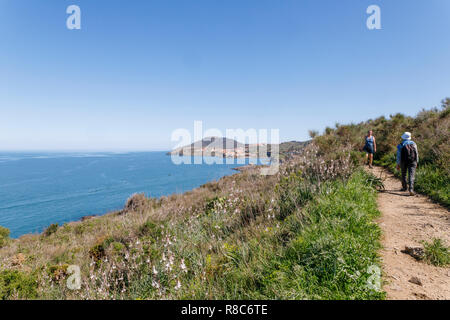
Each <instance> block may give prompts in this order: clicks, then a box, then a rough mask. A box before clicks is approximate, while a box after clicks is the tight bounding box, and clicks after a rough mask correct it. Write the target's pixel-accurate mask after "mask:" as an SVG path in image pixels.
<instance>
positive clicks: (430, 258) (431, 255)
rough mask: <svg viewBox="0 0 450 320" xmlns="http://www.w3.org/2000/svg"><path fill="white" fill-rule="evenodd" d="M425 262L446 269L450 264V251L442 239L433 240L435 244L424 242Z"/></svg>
mask: <svg viewBox="0 0 450 320" xmlns="http://www.w3.org/2000/svg"><path fill="white" fill-rule="evenodd" d="M423 246H424V249H425V257H424V259H425V261H427V262H428V263H431V264H432V265H435V266H439V267H445V266H447V265H448V264H450V250H449V248H448V247H447V246H445V244H444V242H443V241H442V240H441V239H433V242H431V243H429V242H424V244H423Z"/></svg>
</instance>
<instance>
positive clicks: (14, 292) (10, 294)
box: [0, 270, 37, 300]
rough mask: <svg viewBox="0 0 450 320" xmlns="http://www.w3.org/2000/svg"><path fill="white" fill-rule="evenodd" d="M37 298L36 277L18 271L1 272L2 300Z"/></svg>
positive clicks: (0, 296)
mask: <svg viewBox="0 0 450 320" xmlns="http://www.w3.org/2000/svg"><path fill="white" fill-rule="evenodd" d="M36 297H37V280H36V278H35V276H33V275H31V274H27V273H24V272H21V271H18V270H3V271H0V300H7V299H16V298H18V299H33V298H36Z"/></svg>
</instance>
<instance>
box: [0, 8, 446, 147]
mask: <svg viewBox="0 0 450 320" xmlns="http://www.w3.org/2000/svg"><path fill="white" fill-rule="evenodd" d="M72 4H76V5H78V6H80V8H81V12H82V29H81V30H68V29H67V28H66V18H67V17H68V15H67V14H66V8H67V7H68V6H69V5H72ZM371 4H377V5H379V6H380V7H381V19H382V30H373V31H370V30H368V29H367V28H366V19H367V17H368V15H367V14H366V8H367V7H368V6H369V5H371ZM449 13H450V1H448V0H426V1H425V0H414V1H406V0H396V1H380V0H370V1H365V0H340V1H334V0H277V1H275V0H226V1H225V0H220V1H219V0H170V1H167V0H164V1H163V0H146V1H137V0H136V1H124V0H120V1H119V0H109V1H104V0H96V1H92V0H70V1H66V0H46V1H43V0H0V37H1V41H0V150H32V149H33V150H39V149H42V150H63V149H64V150H99V151H104V150H161V149H168V148H170V147H171V146H173V145H174V143H172V142H171V141H170V137H171V133H172V131H173V130H175V129H177V128H186V129H189V130H193V122H194V120H202V121H203V125H204V128H205V129H207V128H219V129H221V130H223V132H225V129H227V128H231V129H234V128H242V129H249V128H256V129H260V128H267V129H271V128H278V129H280V136H281V140H283V141H287V140H305V139H307V138H308V133H307V132H308V130H309V129H317V130H323V129H324V128H325V126H327V125H329V126H333V125H334V124H335V123H336V122H339V123H347V122H359V121H362V120H366V119H368V118H373V117H377V116H380V115H389V114H393V113H396V112H403V113H406V114H410V115H413V114H415V113H417V112H418V111H419V110H420V109H422V108H424V107H426V108H428V107H433V106H437V105H439V103H440V100H441V99H443V98H444V97H446V96H450V90H449V89H450V76H449V75H450V19H448V14H449Z"/></svg>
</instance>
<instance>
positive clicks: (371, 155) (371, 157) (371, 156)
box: [369, 153, 373, 166]
mask: <svg viewBox="0 0 450 320" xmlns="http://www.w3.org/2000/svg"><path fill="white" fill-rule="evenodd" d="M369 161H370V162H369V164H370V166H372V162H373V153H371V154H370V155H369Z"/></svg>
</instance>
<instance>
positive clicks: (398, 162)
mask: <svg viewBox="0 0 450 320" xmlns="http://www.w3.org/2000/svg"><path fill="white" fill-rule="evenodd" d="M401 158H402V153H401V152H400V148H399V147H398V146H397V170H400V161H401Z"/></svg>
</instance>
